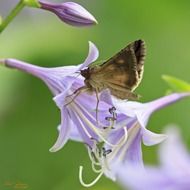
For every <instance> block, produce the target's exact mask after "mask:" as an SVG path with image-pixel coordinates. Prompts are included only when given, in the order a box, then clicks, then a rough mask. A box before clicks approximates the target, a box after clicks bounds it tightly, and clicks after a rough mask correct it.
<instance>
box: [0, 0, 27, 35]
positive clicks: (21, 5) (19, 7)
mask: <svg viewBox="0 0 190 190" xmlns="http://www.w3.org/2000/svg"><path fill="white" fill-rule="evenodd" d="M24 6H25V3H24V1H23V0H20V1H19V3H18V4H17V5H16V7H15V8H14V9H13V10H12V11H11V12H10V14H9V15H8V16H7V17H6V18H5V19H4V20H3V21H2V23H1V25H0V33H1V32H3V30H4V29H5V28H6V27H7V25H8V24H9V23H10V22H11V21H12V20H13V19H14V17H16V15H17V14H18V13H19V12H20V11H21V10H22V9H23V8H24Z"/></svg>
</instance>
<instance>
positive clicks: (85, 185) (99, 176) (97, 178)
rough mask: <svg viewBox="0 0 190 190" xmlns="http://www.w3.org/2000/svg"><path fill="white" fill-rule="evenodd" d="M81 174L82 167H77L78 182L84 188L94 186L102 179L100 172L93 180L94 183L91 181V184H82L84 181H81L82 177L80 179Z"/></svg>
mask: <svg viewBox="0 0 190 190" xmlns="http://www.w3.org/2000/svg"><path fill="white" fill-rule="evenodd" d="M82 172H83V166H80V167H79V181H80V183H81V185H83V186H84V187H91V186H93V185H94V184H96V183H97V181H98V180H99V179H100V178H101V177H102V175H103V172H101V173H100V174H99V175H98V176H97V177H96V178H95V180H94V181H92V182H91V183H88V184H87V183H84V181H83V177H82Z"/></svg>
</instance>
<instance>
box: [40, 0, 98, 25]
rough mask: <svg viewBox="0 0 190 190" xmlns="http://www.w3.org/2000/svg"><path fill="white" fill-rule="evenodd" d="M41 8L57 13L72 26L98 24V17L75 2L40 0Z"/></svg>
mask: <svg viewBox="0 0 190 190" xmlns="http://www.w3.org/2000/svg"><path fill="white" fill-rule="evenodd" d="M39 4H40V5H41V7H40V8H41V9H45V10H48V11H51V12H53V13H55V14H56V15H57V16H58V17H59V18H60V19H61V20H62V21H63V22H65V23H67V24H69V25H72V26H89V25H93V24H97V21H96V19H95V18H94V17H93V16H92V15H91V14H90V13H89V12H88V11H87V10H86V9H84V8H83V7H82V6H81V5H79V4H77V3H74V2H65V3H50V2H47V1H44V0H39Z"/></svg>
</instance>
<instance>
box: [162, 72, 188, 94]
mask: <svg viewBox="0 0 190 190" xmlns="http://www.w3.org/2000/svg"><path fill="white" fill-rule="evenodd" d="M162 79H164V80H165V81H166V83H167V84H168V85H169V86H170V88H171V89H172V90H173V91H175V92H189V91H190V83H188V82H185V81H183V80H181V79H178V78H176V77H173V76H169V75H163V76H162Z"/></svg>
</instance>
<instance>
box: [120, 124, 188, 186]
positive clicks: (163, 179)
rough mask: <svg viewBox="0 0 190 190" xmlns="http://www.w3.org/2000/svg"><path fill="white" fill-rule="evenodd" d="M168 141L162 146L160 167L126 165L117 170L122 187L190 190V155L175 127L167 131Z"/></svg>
mask: <svg viewBox="0 0 190 190" xmlns="http://www.w3.org/2000/svg"><path fill="white" fill-rule="evenodd" d="M167 134H168V139H167V140H166V141H165V142H164V143H162V144H161V146H160V151H159V156H160V162H161V165H160V167H153V166H146V167H145V168H142V167H139V166H138V165H128V166H127V165H125V166H120V167H118V168H117V172H118V179H119V181H120V183H121V185H122V186H124V187H129V188H130V189H132V190H147V189H153V190H160V189H162V190H179V189H180V190H188V189H189V187H190V181H189V179H190V154H189V153H188V152H187V150H186V149H185V147H184V145H183V143H182V142H181V139H180V136H179V131H178V130H177V128H175V127H170V128H169V129H168V130H167Z"/></svg>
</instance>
